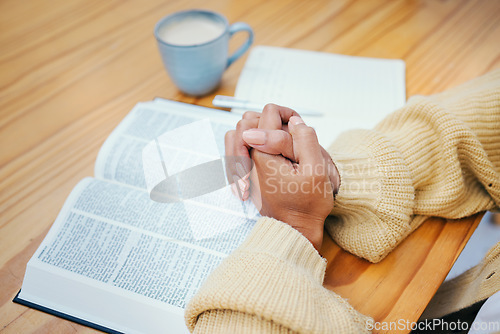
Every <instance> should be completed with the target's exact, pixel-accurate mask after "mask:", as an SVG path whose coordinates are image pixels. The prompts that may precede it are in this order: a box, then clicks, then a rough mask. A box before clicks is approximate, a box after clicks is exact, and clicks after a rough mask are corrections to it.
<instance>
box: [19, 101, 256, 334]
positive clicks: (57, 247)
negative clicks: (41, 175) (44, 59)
mask: <svg viewBox="0 0 500 334" xmlns="http://www.w3.org/2000/svg"><path fill="white" fill-rule="evenodd" d="M207 118H208V119H209V120H210V123H209V124H210V125H211V129H212V131H213V135H214V138H215V143H216V146H217V147H216V148H215V150H218V152H219V154H220V155H223V154H224V134H225V132H226V131H228V130H229V129H234V126H235V124H236V122H237V121H238V120H239V119H240V117H239V116H237V115H233V114H230V113H227V112H223V111H218V110H213V109H209V108H203V107H198V106H193V105H188V104H183V103H178V102H173V101H166V100H160V99H157V100H155V101H152V102H146V103H139V104H138V105H136V106H135V107H134V109H133V110H132V111H131V112H130V113H129V114H128V115H127V116H126V118H125V119H124V120H123V121H122V122H121V123H120V124H119V126H118V127H117V128H116V129H115V130H114V131H113V133H112V134H111V135H110V136H109V138H108V139H107V140H106V142H105V143H104V145H103V146H102V148H101V150H100V152H99V155H98V158H97V160H96V163H95V177H94V178H90V177H89V178H85V179H83V180H82V181H80V182H79V183H78V185H77V186H76V187H75V188H74V189H73V191H72V192H71V194H70V196H69V197H68V198H67V200H66V202H65V204H64V206H63V208H62V210H61V211H60V213H59V215H58V217H57V219H56V221H55V222H54V224H53V226H52V227H51V229H50V231H49V233H48V234H47V236H46V237H45V239H44V240H43V242H42V244H41V245H40V247H39V248H38V250H37V251H36V252H35V254H34V255H33V257H32V258H31V260H30V261H29V263H28V265H27V269H26V274H25V277H24V281H23V285H22V288H21V291H20V292H19V294H18V296H17V297H16V298H15V300H14V301H15V302H18V303H21V304H24V305H27V306H30V307H33V308H37V309H40V310H42V311H45V312H48V313H52V314H55V315H57V316H60V317H63V318H66V319H69V320H72V321H75V322H79V323H81V324H84V325H87V326H90V327H94V328H97V329H100V330H104V331H107V332H126V333H160V332H169V333H183V332H187V329H186V327H185V325H184V321H183V312H184V307H185V305H186V303H187V302H188V301H189V299H190V298H191V297H192V296H193V295H194V294H195V292H196V291H197V290H198V288H199V287H200V285H201V284H202V283H203V281H204V279H205V278H206V277H207V275H208V274H209V273H210V272H211V271H212V270H213V269H214V268H215V267H217V266H218V264H219V263H220V262H221V261H222V260H223V259H224V258H225V257H226V256H227V255H228V254H229V253H230V252H231V251H232V250H234V249H235V248H236V247H237V246H238V245H239V244H240V243H241V242H242V241H243V240H244V239H245V237H246V236H247V234H248V233H249V232H250V230H251V229H252V227H253V225H254V223H255V220H256V217H257V216H258V212H257V211H256V209H255V207H253V205H252V204H251V203H249V202H241V201H240V200H239V199H237V198H236V197H235V196H234V195H233V194H232V193H231V191H230V189H229V187H224V188H222V189H218V190H216V191H214V192H212V193H208V194H205V195H202V196H199V197H195V198H192V199H190V200H189V201H186V203H185V202H183V201H179V202H175V203H159V202H155V201H153V200H151V198H150V193H149V191H148V189H147V184H146V179H145V170H144V168H145V166H144V165H143V159H142V158H143V150H144V147H145V146H146V145H148V143H150V142H151V141H154V140H155V139H156V138H157V137H158V136H160V135H162V134H163V133H166V132H168V131H170V130H173V129H175V128H179V127H181V126H184V125H187V124H191V123H193V122H195V121H199V120H201V119H207ZM191 135H192V136H193V137H194V138H196V139H197V140H198V141H199V140H204V138H200V137H201V135H200V134H199V133H192V134H191ZM172 149H173V150H174V151H170V152H173V153H172V154H171V155H170V156H168V157H165V159H166V160H168V162H170V165H173V166H176V167H177V168H178V169H179V170H182V169H183V168H184V166H191V165H193V163H196V162H197V156H198V155H203V154H204V152H195V153H193V152H190V154H187V155H186V154H182V153H183V152H180V151H182V149H179V148H177V151H175V150H176V148H175V147H174V148H172ZM189 160H190V161H189ZM146 173H147V171H146ZM187 205H189V207H187ZM190 220H191V224H190ZM193 223H194V225H193ZM196 223H198V225H196ZM207 224H216V225H214V230H216V231H218V233H209V234H207V235H199V233H198V234H197V233H196V232H197V231H198V230H199V229H200V228H203V227H206V226H207Z"/></svg>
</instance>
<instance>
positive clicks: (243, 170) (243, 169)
mask: <svg viewBox="0 0 500 334" xmlns="http://www.w3.org/2000/svg"><path fill="white" fill-rule="evenodd" d="M240 137H241V136H240ZM239 141H243V139H241V138H239V139H238V136H237V134H236V131H235V130H231V131H228V132H227V133H226V135H225V137H224V143H225V147H226V153H225V157H224V160H225V165H226V176H227V179H228V181H229V183H230V184H231V183H233V182H234V178H233V176H237V177H238V178H239V179H242V178H244V176H245V175H246V174H248V172H249V171H250V169H251V164H252V161H251V159H250V154H249V152H248V148H247V146H246V143H243V144H240V143H239Z"/></svg>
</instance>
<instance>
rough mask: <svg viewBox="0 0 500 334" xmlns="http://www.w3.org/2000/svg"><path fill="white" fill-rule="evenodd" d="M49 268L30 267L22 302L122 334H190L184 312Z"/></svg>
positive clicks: (21, 292) (45, 266)
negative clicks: (170, 333)
mask: <svg viewBox="0 0 500 334" xmlns="http://www.w3.org/2000/svg"><path fill="white" fill-rule="evenodd" d="M40 264H41V265H40ZM48 267H49V266H48V265H43V264H42V263H40V261H36V262H35V263H31V264H30V265H28V267H27V270H26V272H27V273H28V272H29V276H28V277H25V281H24V282H23V287H22V288H21V291H20V294H19V296H18V297H19V298H20V299H23V300H26V301H29V302H31V303H34V304H37V305H39V306H42V307H45V308H47V309H51V310H54V311H57V312H62V313H65V314H67V315H70V316H72V317H75V318H78V319H82V320H85V321H87V322H90V323H97V324H100V325H101V326H103V327H106V328H112V329H113V330H116V331H119V332H124V333H159V332H164V331H166V330H170V329H172V330H173V332H175V333H188V330H187V328H186V326H185V324H184V316H183V313H184V311H183V310H182V309H180V308H174V307H172V306H170V305H168V304H164V303H161V302H159V301H153V300H152V301H150V302H147V303H144V302H140V300H141V299H142V300H144V299H145V298H146V297H143V296H134V295H133V294H132V293H128V294H123V293H121V294H116V293H114V292H113V291H111V290H118V288H114V287H111V286H106V285H105V284H104V283H102V284H101V282H97V281H93V280H92V279H88V278H85V277H83V278H82V279H80V278H76V276H77V275H76V274H72V273H61V272H62V270H61V269H59V268H54V269H55V270H50V268H48ZM26 278H28V281H27V280H26ZM30 280H32V281H31V282H30ZM35 285H36V286H35ZM112 288H114V289H112ZM30 289H31V290H34V291H29V290H30ZM141 297H142V298H141Z"/></svg>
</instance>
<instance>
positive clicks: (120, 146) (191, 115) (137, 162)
mask: <svg viewBox="0 0 500 334" xmlns="http://www.w3.org/2000/svg"><path fill="white" fill-rule="evenodd" d="M240 118H241V117H240V116H238V115H234V114H231V113H228V112H224V111H220V110H214V109H209V108H204V107H199V106H194V105H188V104H185V103H179V102H174V101H167V100H162V99H158V100H155V101H154V102H144V103H138V104H137V105H136V106H135V107H134V109H132V111H131V112H130V113H129V114H128V115H127V116H126V117H125V118H124V119H123V121H122V122H121V123H120V124H119V125H118V126H117V127H116V129H115V130H114V131H113V132H112V134H111V135H110V136H109V137H108V139H107V140H106V141H105V143H104V144H103V146H102V147H101V150H100V151H99V155H98V157H97V161H96V164H95V171H94V172H95V176H96V178H102V179H107V180H110V181H115V182H119V183H126V184H129V185H131V186H134V187H138V188H143V189H146V188H147V186H146V180H145V177H144V168H143V165H142V150H143V149H144V147H146V145H147V144H148V143H150V142H151V141H154V140H155V139H157V138H158V137H159V136H161V135H163V134H164V133H166V132H169V131H172V130H174V129H176V128H178V127H181V126H184V125H188V124H190V123H192V122H195V121H198V120H202V119H209V120H210V123H211V126H212V130H213V133H214V136H215V138H216V144H217V149H218V151H219V155H220V156H222V155H224V134H225V133H226V132H227V131H228V130H231V129H234V127H235V126H236V123H237V122H238V120H239V119H240ZM192 136H193V138H196V136H198V134H196V133H193V134H192ZM167 158H168V159H169V161H175V164H177V165H181V164H183V163H186V164H191V163H192V162H186V161H179V160H178V159H177V157H167Z"/></svg>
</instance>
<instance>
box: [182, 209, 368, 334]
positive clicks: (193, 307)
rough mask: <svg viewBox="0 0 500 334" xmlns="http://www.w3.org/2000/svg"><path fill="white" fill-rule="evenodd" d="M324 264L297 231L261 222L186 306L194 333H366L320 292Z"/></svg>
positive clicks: (337, 300)
mask: <svg viewBox="0 0 500 334" xmlns="http://www.w3.org/2000/svg"><path fill="white" fill-rule="evenodd" d="M325 269H326V262H325V260H324V259H323V258H321V256H320V255H319V254H318V252H317V251H316V250H315V249H314V247H313V246H312V244H311V243H310V242H309V241H308V240H307V239H306V238H305V237H304V236H303V235H302V234H300V233H299V232H298V231H297V230H295V229H293V228H292V227H290V226H289V225H287V224H285V223H282V222H280V221H277V220H275V219H272V218H267V217H264V218H261V219H260V220H259V221H258V222H257V224H256V226H255V227H254V229H253V230H252V232H251V234H250V235H249V236H248V238H247V239H246V240H245V242H244V243H243V244H242V245H241V246H240V247H239V248H238V249H237V250H235V251H234V252H233V253H232V254H231V255H229V256H228V257H227V258H226V259H225V260H224V261H223V262H222V263H221V265H220V266H219V267H217V268H216V269H215V270H214V271H213V272H212V274H211V275H210V276H209V277H208V278H207V281H206V282H205V283H204V284H203V286H202V287H201V289H200V290H199V291H198V293H197V294H196V295H195V296H194V297H193V299H192V300H191V301H190V303H189V304H188V306H187V308H186V311H185V320H186V324H187V327H188V329H189V330H190V331H191V332H194V333H241V334H245V333H259V334H260V333H262V334H265V333H368V332H369V331H368V329H367V328H369V326H367V321H371V319H370V318H368V317H365V316H364V315H362V314H360V313H359V312H357V311H356V310H354V309H353V308H352V306H350V305H349V303H347V302H346V301H345V300H344V299H342V298H341V297H339V296H338V295H336V294H335V293H333V292H331V291H329V290H327V289H326V288H324V287H323V279H324V275H325Z"/></svg>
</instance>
